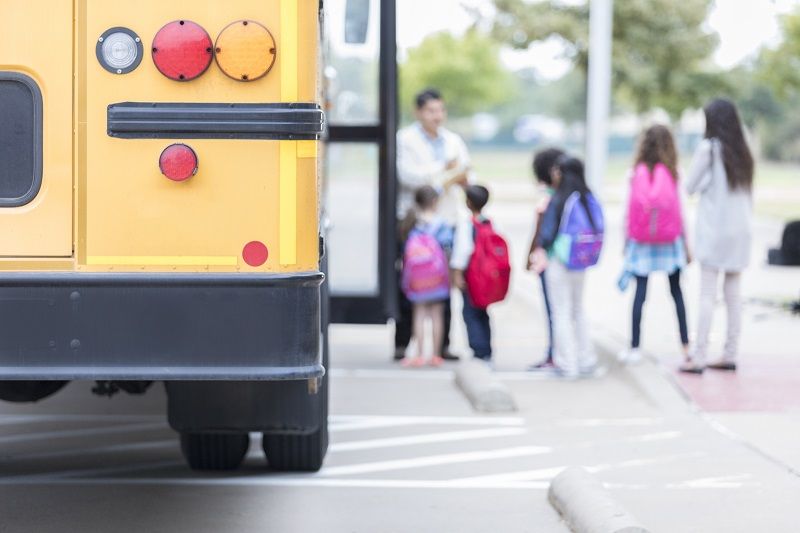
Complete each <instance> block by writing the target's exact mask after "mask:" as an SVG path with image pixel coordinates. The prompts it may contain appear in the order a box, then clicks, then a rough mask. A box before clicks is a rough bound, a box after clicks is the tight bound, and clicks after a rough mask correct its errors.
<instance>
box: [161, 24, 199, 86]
mask: <svg viewBox="0 0 800 533" xmlns="http://www.w3.org/2000/svg"><path fill="white" fill-rule="evenodd" d="M212 46H213V45H212V43H211V37H209V36H208V33H206V30H204V29H203V28H202V26H200V25H198V24H195V23H194V22H192V21H190V20H175V21H172V22H170V23H169V24H167V25H166V26H164V27H163V28H161V29H160V30H158V33H156V36H155V38H154V39H153V62H154V63H155V64H156V68H157V69H158V70H159V72H161V74H163V75H164V76H166V77H168V78H169V79H171V80H177V81H189V80H193V79H195V78H196V77H198V76H200V74H202V73H203V72H205V71H206V69H207V68H208V66H209V65H210V64H211V58H212V56H213V48H212Z"/></svg>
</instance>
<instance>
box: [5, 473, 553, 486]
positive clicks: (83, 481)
mask: <svg viewBox="0 0 800 533" xmlns="http://www.w3.org/2000/svg"><path fill="white" fill-rule="evenodd" d="M11 484H13V485H15V486H18V485H72V486H98V485H99V486H109V485H113V486H131V485H134V486H153V485H156V486H159V485H160V486H192V487H198V486H199V487H218V486H239V487H329V488H381V489H470V490H475V489H500V490H521V489H523V490H524V489H527V490H547V488H548V487H549V486H550V483H549V482H537V481H529V482H516V483H486V484H484V485H483V486H478V485H475V484H471V483H453V482H452V481H447V480H429V479H324V478H319V477H284V476H280V475H270V476H264V477H226V478H216V479H214V478H212V479H202V478H116V479H114V478H108V479H103V478H99V479H98V478H52V479H31V478H17V479H14V480H11V479H2V478H0V485H11Z"/></svg>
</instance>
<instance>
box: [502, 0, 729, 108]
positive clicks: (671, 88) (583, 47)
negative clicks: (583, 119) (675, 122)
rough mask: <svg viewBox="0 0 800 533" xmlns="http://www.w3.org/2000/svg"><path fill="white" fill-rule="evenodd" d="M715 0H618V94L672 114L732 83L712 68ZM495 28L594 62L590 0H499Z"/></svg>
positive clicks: (514, 41)
mask: <svg viewBox="0 0 800 533" xmlns="http://www.w3.org/2000/svg"><path fill="white" fill-rule="evenodd" d="M712 3H713V0H681V1H679V2H676V1H675V0H624V1H622V0H617V1H615V2H614V29H613V58H612V69H613V74H612V76H613V77H612V80H613V85H614V91H615V96H617V97H618V98H619V100H620V101H621V102H624V103H627V104H629V105H631V106H632V107H633V108H634V109H635V110H636V111H637V112H645V111H649V110H651V109H653V108H654V107H660V108H662V109H664V110H665V111H667V112H668V113H669V114H670V115H672V116H673V117H677V116H679V115H680V114H681V113H682V112H683V111H684V109H687V108H690V107H698V106H699V105H701V104H702V103H703V101H704V100H706V99H707V98H708V97H709V96H711V95H714V94H716V93H717V92H718V91H719V90H720V89H724V88H725V84H724V80H723V78H722V77H721V76H720V75H719V74H718V73H716V72H713V71H711V70H709V69H708V63H709V61H708V60H709V58H710V56H711V54H712V52H713V51H714V49H715V48H716V45H717V40H718V39H717V36H716V34H713V33H709V32H708V31H707V30H706V29H705V28H704V27H703V23H704V21H705V19H706V17H707V15H708V12H709V9H710V7H711V5H712ZM494 4H495V7H496V10H497V13H496V15H495V16H494V19H493V20H492V21H491V23H492V33H493V35H494V36H495V37H497V38H498V39H499V40H501V41H502V42H505V43H507V44H510V45H511V46H514V47H516V48H522V49H524V48H527V47H528V46H529V45H530V44H531V43H533V42H536V41H543V40H546V39H550V38H557V39H559V40H561V41H562V42H563V43H564V45H565V48H566V55H567V57H568V58H570V59H571V60H572V61H573V62H574V64H575V65H576V66H577V67H579V68H580V69H581V70H582V71H584V72H586V70H587V68H588V57H589V50H588V46H589V4H590V2H586V3H582V4H578V5H573V4H565V3H563V2H561V1H559V0H543V1H539V2H535V3H531V2H529V1H527V0H494Z"/></svg>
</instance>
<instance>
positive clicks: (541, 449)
mask: <svg viewBox="0 0 800 533" xmlns="http://www.w3.org/2000/svg"><path fill="white" fill-rule="evenodd" d="M551 451H552V449H551V448H548V447H545V446H518V447H515V448H505V449H500V450H486V451H479V452H461V453H449V454H443V455H429V456H426V457H414V458H411V459H394V460H390V461H376V462H372V463H361V464H355V465H344V466H332V467H330V468H323V469H322V470H321V471H320V472H319V473H318V474H317V475H318V476H325V477H330V476H350V475H354V474H368V473H372V472H389V471H394V470H408V469H412V468H422V467H426V466H440V465H451V464H457V463H472V462H477V461H491V460H494V459H507V458H511V457H526V456H531V455H539V454H543V453H549V452H551Z"/></svg>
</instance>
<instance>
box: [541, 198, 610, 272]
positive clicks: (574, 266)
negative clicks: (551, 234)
mask: <svg viewBox="0 0 800 533" xmlns="http://www.w3.org/2000/svg"><path fill="white" fill-rule="evenodd" d="M580 199H581V193H579V192H577V191H576V192H574V193H572V194H571V195H570V196H569V198H567V201H566V202H565V203H564V213H563V214H562V215H561V224H560V225H559V227H558V236H557V237H556V240H555V243H554V244H553V252H554V254H555V256H556V258H558V259H559V260H560V261H561V262H562V263H564V265H566V267H567V269H569V270H585V269H587V268H589V267H590V266H594V265H596V264H597V261H598V260H599V259H600V251H601V250H602V249H603V226H604V224H603V209H602V208H601V207H600V204H599V203H598V201H597V200H596V199H595V197H594V196H593V195H592V194H591V193H588V194H586V203H587V204H588V212H587V209H586V208H585V207H584V205H583V203H582V202H581V201H580ZM589 213H591V216H592V218H591V220H590V219H589ZM592 221H593V222H594V225H592Z"/></svg>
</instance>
